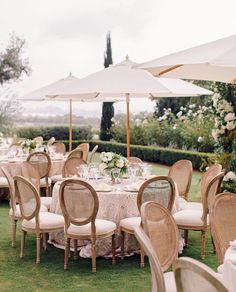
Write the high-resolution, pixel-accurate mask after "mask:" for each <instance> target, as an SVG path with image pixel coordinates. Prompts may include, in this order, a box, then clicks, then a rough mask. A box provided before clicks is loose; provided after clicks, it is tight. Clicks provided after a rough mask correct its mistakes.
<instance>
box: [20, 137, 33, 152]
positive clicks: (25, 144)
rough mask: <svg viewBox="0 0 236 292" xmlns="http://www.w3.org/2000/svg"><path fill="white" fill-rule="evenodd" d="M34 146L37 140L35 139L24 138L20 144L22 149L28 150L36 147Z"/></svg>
mask: <svg viewBox="0 0 236 292" xmlns="http://www.w3.org/2000/svg"><path fill="white" fill-rule="evenodd" d="M36 146H37V142H36V141H35V140H30V139H27V140H25V141H24V142H23V143H22V144H21V147H22V149H23V150H26V151H29V152H31V151H32V150H34V149H35V148H36Z"/></svg>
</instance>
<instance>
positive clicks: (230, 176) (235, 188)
mask: <svg viewBox="0 0 236 292" xmlns="http://www.w3.org/2000/svg"><path fill="white" fill-rule="evenodd" d="M222 189H223V191H228V192H236V174H235V173H234V172H233V171H229V172H227V173H226V175H225V176H224V178H223V184H222Z"/></svg>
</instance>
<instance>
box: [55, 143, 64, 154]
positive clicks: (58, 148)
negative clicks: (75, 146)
mask: <svg viewBox="0 0 236 292" xmlns="http://www.w3.org/2000/svg"><path fill="white" fill-rule="evenodd" d="M52 146H54V147H55V152H56V153H61V154H63V155H64V154H65V153H66V145H65V144H64V143H59V142H56V143H53V145H52Z"/></svg>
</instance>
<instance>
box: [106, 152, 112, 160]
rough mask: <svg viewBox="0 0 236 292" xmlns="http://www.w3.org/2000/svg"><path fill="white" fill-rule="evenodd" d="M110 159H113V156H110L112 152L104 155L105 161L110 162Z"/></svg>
mask: <svg viewBox="0 0 236 292" xmlns="http://www.w3.org/2000/svg"><path fill="white" fill-rule="evenodd" d="M112 158H113V154H112V152H107V154H106V159H107V161H111V160H112Z"/></svg>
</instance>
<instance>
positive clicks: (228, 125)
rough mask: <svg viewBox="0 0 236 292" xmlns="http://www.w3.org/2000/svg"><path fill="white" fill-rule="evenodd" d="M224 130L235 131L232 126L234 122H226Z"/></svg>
mask: <svg viewBox="0 0 236 292" xmlns="http://www.w3.org/2000/svg"><path fill="white" fill-rule="evenodd" d="M226 129H227V130H229V131H231V130H233V129H235V124H234V122H233V121H231V122H228V123H227V124H226Z"/></svg>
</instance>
